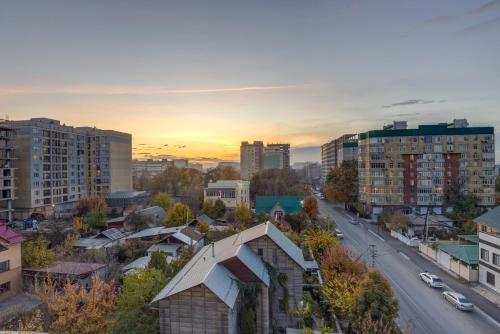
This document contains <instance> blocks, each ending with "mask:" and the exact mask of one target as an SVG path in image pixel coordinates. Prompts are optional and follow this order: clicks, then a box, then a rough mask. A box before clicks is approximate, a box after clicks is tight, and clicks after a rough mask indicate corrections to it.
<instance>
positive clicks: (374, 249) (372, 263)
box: [369, 245, 377, 269]
mask: <svg viewBox="0 0 500 334" xmlns="http://www.w3.org/2000/svg"><path fill="white" fill-rule="evenodd" d="M369 247H370V264H369V267H370V268H371V269H373V268H375V259H376V258H377V245H369Z"/></svg>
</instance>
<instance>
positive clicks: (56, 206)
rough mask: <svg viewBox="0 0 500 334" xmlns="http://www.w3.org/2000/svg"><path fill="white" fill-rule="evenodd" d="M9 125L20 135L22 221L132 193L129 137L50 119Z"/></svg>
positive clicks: (18, 170)
mask: <svg viewBox="0 0 500 334" xmlns="http://www.w3.org/2000/svg"><path fill="white" fill-rule="evenodd" d="M8 125H9V126H10V127H11V128H12V129H14V130H15V132H16V137H15V141H14V142H15V146H16V147H17V149H16V156H15V160H14V161H13V166H14V168H15V169H16V173H17V185H16V187H17V188H18V192H17V193H18V195H19V196H16V199H15V200H14V201H13V206H14V209H15V212H14V215H15V216H16V217H17V218H26V217H28V216H29V215H30V214H32V213H40V214H44V215H47V214H51V213H56V212H59V213H63V212H67V211H69V210H70V209H71V208H72V207H73V205H74V203H75V202H76V201H78V199H79V198H80V197H82V196H85V195H104V194H106V193H109V192H113V191H129V190H131V189H132V176H131V159H132V145H131V142H132V137H131V135H130V134H126V133H121V132H117V131H110V130H100V129H96V128H87V127H83V128H78V127H72V126H67V125H65V124H61V123H60V122H59V121H57V120H52V119H48V118H32V119H30V120H22V121H9V122H8Z"/></svg>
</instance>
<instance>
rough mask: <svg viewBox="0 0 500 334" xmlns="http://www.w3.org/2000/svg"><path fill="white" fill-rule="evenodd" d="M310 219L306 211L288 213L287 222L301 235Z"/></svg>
mask: <svg viewBox="0 0 500 334" xmlns="http://www.w3.org/2000/svg"><path fill="white" fill-rule="evenodd" d="M307 220H308V217H307V215H306V213H305V212H304V211H300V212H294V213H287V214H286V215H285V221H286V222H287V223H289V224H290V226H291V227H292V229H293V230H294V231H295V232H297V233H301V232H302V230H303V229H305V228H306V226H307Z"/></svg>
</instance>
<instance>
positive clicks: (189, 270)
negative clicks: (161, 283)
mask: <svg viewBox="0 0 500 334" xmlns="http://www.w3.org/2000/svg"><path fill="white" fill-rule="evenodd" d="M264 235H267V236H268V237H269V238H270V239H271V240H273V241H274V242H275V243H276V245H277V246H278V247H280V248H281V249H282V250H283V251H284V252H285V253H287V254H288V255H289V256H290V257H291V258H292V259H293V260H295V261H296V262H297V263H298V264H299V265H300V266H301V267H302V268H303V269H304V270H305V269H306V265H305V262H304V257H303V255H302V251H301V250H300V248H298V247H297V246H296V245H295V244H294V243H293V242H292V241H291V240H289V239H288V238H287V237H286V236H285V235H284V234H283V233H282V232H281V231H280V230H279V229H278V228H276V227H275V226H274V225H273V224H272V223H270V222H267V223H263V224H260V225H257V226H254V227H252V228H249V229H247V230H244V231H242V232H240V233H238V234H234V235H232V236H229V237H227V238H224V239H222V240H219V241H217V242H215V243H213V244H210V245H207V246H205V247H203V248H202V249H201V250H200V251H199V252H198V253H196V254H195V255H194V256H193V258H192V259H191V260H190V261H189V262H188V263H187V264H186V265H185V266H184V268H182V269H181V271H179V273H177V275H176V276H175V277H174V278H173V279H172V280H170V282H169V283H168V284H167V285H166V286H165V287H164V288H163V289H162V290H161V291H160V292H159V293H158V295H156V297H155V298H154V299H153V300H152V302H151V303H155V302H157V301H159V300H161V299H164V298H167V297H169V296H172V295H175V294H176V293H179V292H181V291H184V290H187V289H190V288H192V287H195V286H197V285H200V284H204V285H205V286H206V287H207V288H208V289H210V290H211V291H212V292H213V293H214V294H215V295H216V296H217V297H219V298H220V300H221V301H223V302H224V303H225V304H226V305H227V306H228V307H230V308H233V307H234V303H235V302H236V298H237V296H238V292H239V289H238V286H237V284H236V280H237V278H236V277H235V276H234V275H233V274H232V273H231V272H230V271H229V270H228V269H226V268H225V267H224V266H223V265H222V264H220V263H221V262H223V261H225V260H228V259H230V258H233V257H237V258H238V259H239V260H240V261H241V262H242V263H243V264H244V265H245V266H246V267H247V268H248V269H249V270H250V271H252V272H253V273H254V274H255V276H257V277H258V278H259V279H260V280H261V281H262V282H263V283H264V284H266V285H268V286H269V284H270V278H269V274H268V272H267V269H266V266H265V263H264V262H263V261H262V259H261V258H260V257H259V256H258V255H257V254H256V253H255V252H254V251H253V250H252V249H251V248H250V247H249V246H248V245H246V243H247V242H249V241H251V240H254V239H257V238H260V237H262V236H264Z"/></svg>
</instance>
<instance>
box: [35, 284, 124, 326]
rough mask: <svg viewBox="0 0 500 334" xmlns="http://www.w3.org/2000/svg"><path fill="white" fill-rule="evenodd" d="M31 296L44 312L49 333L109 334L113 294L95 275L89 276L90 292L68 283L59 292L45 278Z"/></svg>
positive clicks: (110, 287)
mask: <svg viewBox="0 0 500 334" xmlns="http://www.w3.org/2000/svg"><path fill="white" fill-rule="evenodd" d="M35 294H36V297H37V298H38V299H39V300H40V302H41V303H42V305H43V306H44V308H45V309H46V314H45V316H46V317H47V318H48V319H50V326H49V328H48V330H50V332H51V333H61V334H63V333H64V334H66V333H67V334H101V333H102V334H104V333H109V330H110V328H111V318H110V314H111V312H112V311H113V309H114V306H115V298H116V292H115V288H114V286H113V284H112V283H106V282H102V281H101V280H100V279H99V276H98V275H97V274H94V275H93V276H92V286H91V288H90V289H86V288H84V287H80V286H79V285H78V284H72V282H70V281H69V280H68V281H67V282H66V283H65V284H64V287H63V289H62V291H59V290H58V288H57V283H56V282H55V281H54V280H52V279H51V278H50V277H49V278H48V279H47V281H46V282H44V283H43V284H40V285H38V284H37V285H36V286H35Z"/></svg>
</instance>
